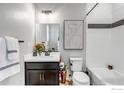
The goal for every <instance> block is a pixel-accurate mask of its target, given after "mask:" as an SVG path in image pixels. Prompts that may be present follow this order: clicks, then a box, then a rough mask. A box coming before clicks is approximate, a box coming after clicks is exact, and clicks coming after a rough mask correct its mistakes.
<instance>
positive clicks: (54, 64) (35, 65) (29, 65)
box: [25, 62, 59, 69]
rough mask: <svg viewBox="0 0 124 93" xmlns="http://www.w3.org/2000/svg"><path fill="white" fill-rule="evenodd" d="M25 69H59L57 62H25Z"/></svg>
mask: <svg viewBox="0 0 124 93" xmlns="http://www.w3.org/2000/svg"><path fill="white" fill-rule="evenodd" d="M25 66H26V69H59V62H47V63H46V62H41V63H39V62H25Z"/></svg>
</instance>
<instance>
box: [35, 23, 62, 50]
mask: <svg viewBox="0 0 124 93" xmlns="http://www.w3.org/2000/svg"><path fill="white" fill-rule="evenodd" d="M35 31H36V33H35V35H36V36H35V39H36V40H35V41H36V42H35V43H44V45H45V50H46V51H48V50H49V51H59V31H60V25H59V24H36V30H35Z"/></svg>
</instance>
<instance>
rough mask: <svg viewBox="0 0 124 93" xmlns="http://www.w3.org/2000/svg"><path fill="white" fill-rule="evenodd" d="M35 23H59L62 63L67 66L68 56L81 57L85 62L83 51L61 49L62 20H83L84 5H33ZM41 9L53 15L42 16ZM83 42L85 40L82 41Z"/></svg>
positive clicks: (61, 47) (61, 44)
mask: <svg viewBox="0 0 124 93" xmlns="http://www.w3.org/2000/svg"><path fill="white" fill-rule="evenodd" d="M35 6H36V8H35V9H36V23H37V24H38V23H59V24H60V51H61V55H62V61H64V62H65V63H66V64H67V65H68V63H69V57H70V56H81V57H83V58H84V62H85V49H84V50H64V49H63V23H64V20H83V19H84V17H85V14H86V11H85V10H86V4H83V3H82V4H78V3H77V4H35ZM42 9H51V10H52V11H53V14H52V15H50V16H44V15H43V14H41V11H42ZM84 41H85V40H84ZM84 47H85V46H84Z"/></svg>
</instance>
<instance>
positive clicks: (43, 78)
mask: <svg viewBox="0 0 124 93" xmlns="http://www.w3.org/2000/svg"><path fill="white" fill-rule="evenodd" d="M42 76H43V77H42V80H45V75H44V72H43V74H42Z"/></svg>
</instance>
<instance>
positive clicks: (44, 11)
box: [42, 10, 52, 15]
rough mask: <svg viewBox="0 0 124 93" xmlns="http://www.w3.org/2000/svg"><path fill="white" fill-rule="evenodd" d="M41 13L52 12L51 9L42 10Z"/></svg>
mask: <svg viewBox="0 0 124 93" xmlns="http://www.w3.org/2000/svg"><path fill="white" fill-rule="evenodd" d="M42 13H44V14H47V15H49V14H51V13H52V10H42Z"/></svg>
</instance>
